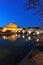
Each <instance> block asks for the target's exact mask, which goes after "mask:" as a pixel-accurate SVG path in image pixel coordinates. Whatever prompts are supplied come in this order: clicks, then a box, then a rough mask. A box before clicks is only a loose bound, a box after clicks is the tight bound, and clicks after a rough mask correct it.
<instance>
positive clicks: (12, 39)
mask: <svg viewBox="0 0 43 65" xmlns="http://www.w3.org/2000/svg"><path fill="white" fill-rule="evenodd" d="M2 38H3V39H4V40H6V39H7V40H11V41H16V39H17V38H18V36H17V34H15V35H11V36H5V35H4V36H2Z"/></svg>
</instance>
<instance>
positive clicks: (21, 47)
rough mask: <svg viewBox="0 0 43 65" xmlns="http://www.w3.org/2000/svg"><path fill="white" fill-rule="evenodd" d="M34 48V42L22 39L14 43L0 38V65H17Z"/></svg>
mask: <svg viewBox="0 0 43 65" xmlns="http://www.w3.org/2000/svg"><path fill="white" fill-rule="evenodd" d="M34 46H35V41H26V40H25V39H23V38H18V39H17V40H16V41H9V40H4V39H3V38H0V65H18V63H19V62H20V61H21V60H22V59H23V58H24V57H25V56H26V55H27V54H28V53H29V52H30V51H31V49H33V47H34Z"/></svg>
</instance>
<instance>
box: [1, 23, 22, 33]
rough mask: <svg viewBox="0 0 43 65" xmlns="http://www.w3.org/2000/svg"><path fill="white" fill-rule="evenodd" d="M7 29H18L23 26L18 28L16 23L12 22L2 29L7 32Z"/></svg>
mask: <svg viewBox="0 0 43 65" xmlns="http://www.w3.org/2000/svg"><path fill="white" fill-rule="evenodd" d="M7 30H10V31H16V30H22V28H18V27H17V25H16V24H15V23H13V22H11V23H10V24H8V25H6V27H4V28H3V29H2V31H3V32H6V31H7Z"/></svg>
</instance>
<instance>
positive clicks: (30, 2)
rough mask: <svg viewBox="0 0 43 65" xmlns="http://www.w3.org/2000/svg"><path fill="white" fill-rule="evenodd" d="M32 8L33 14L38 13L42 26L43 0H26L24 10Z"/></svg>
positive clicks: (42, 25)
mask: <svg viewBox="0 0 43 65" xmlns="http://www.w3.org/2000/svg"><path fill="white" fill-rule="evenodd" d="M32 9H33V10H34V9H36V10H34V11H35V13H33V15H36V14H39V15H40V16H41V19H42V22H41V27H43V24H42V23H43V0H27V3H26V7H25V11H27V10H28V11H29V10H32Z"/></svg>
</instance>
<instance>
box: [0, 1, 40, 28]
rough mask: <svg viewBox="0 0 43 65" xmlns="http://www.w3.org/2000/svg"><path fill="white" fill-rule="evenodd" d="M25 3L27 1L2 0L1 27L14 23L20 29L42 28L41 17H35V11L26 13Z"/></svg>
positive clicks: (0, 8) (0, 7)
mask: <svg viewBox="0 0 43 65" xmlns="http://www.w3.org/2000/svg"><path fill="white" fill-rule="evenodd" d="M25 3H26V0H0V26H1V27H4V26H6V25H7V24H9V23H10V22H14V23H16V24H17V25H18V26H19V27H31V26H39V27H40V21H39V20H40V16H39V15H35V16H33V15H32V14H33V12H35V11H33V10H31V11H25V10H24V7H25Z"/></svg>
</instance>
